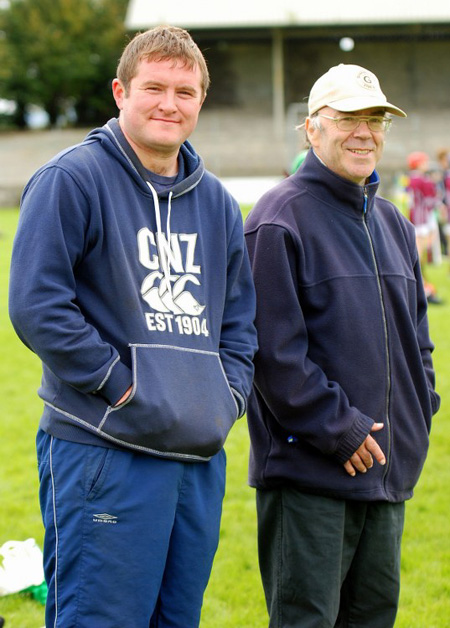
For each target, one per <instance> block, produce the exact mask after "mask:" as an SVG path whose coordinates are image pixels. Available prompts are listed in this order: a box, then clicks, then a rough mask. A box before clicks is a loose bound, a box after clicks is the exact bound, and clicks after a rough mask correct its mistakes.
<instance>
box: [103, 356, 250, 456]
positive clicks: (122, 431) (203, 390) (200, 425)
mask: <svg viewBox="0 0 450 628" xmlns="http://www.w3.org/2000/svg"><path fill="white" fill-rule="evenodd" d="M131 352H132V364H133V389H132V392H131V395H130V397H129V399H128V400H127V401H126V402H125V403H124V404H122V405H121V406H119V407H117V408H113V407H108V409H107V411H106V413H105V415H104V417H103V419H102V420H101V422H100V424H99V426H98V431H99V432H100V433H104V434H105V435H109V436H112V437H113V438H114V439H117V440H119V441H121V442H125V443H130V444H133V445H138V446H140V447H144V448H148V449H149V450H154V451H157V452H162V453H168V454H181V455H196V456H202V457H210V456H212V455H214V454H215V453H217V452H218V451H219V450H220V449H221V447H222V446H223V444H224V442H225V439H226V437H227V434H228V432H229V430H230V428H231V427H232V425H233V423H234V422H235V421H236V419H237V415H238V407H237V403H236V401H235V399H234V396H233V393H232V392H231V389H230V387H229V384H228V381H227V379H226V376H225V373H224V370H223V367H222V363H221V360H220V356H219V354H218V353H215V352H209V351H198V350H193V349H184V348H179V347H171V346H164V345H132V346H131Z"/></svg>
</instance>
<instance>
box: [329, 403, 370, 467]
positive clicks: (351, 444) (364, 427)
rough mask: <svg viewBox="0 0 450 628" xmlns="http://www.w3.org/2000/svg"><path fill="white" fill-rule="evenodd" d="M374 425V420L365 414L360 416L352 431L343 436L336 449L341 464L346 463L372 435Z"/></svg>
mask: <svg viewBox="0 0 450 628" xmlns="http://www.w3.org/2000/svg"><path fill="white" fill-rule="evenodd" d="M373 424H374V421H373V419H371V418H369V417H368V416H365V415H364V414H359V415H358V417H357V418H356V420H355V421H354V423H353V425H352V429H351V430H350V431H349V432H347V433H346V434H344V436H342V438H341V439H340V441H339V442H338V445H337V447H336V451H335V456H336V458H337V459H338V460H339V462H340V463H342V464H344V463H346V462H347V460H349V459H350V458H351V457H352V456H353V454H354V453H355V451H356V450H357V449H358V447H360V445H362V444H363V442H364V441H365V439H366V438H367V436H368V435H369V434H370V430H371V429H372V426H373Z"/></svg>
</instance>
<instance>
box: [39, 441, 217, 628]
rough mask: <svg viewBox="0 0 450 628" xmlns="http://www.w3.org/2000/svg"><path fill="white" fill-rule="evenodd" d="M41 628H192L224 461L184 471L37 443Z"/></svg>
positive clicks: (211, 550)
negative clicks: (43, 599) (43, 589)
mask: <svg viewBox="0 0 450 628" xmlns="http://www.w3.org/2000/svg"><path fill="white" fill-rule="evenodd" d="M37 452H38V464H39V478H40V503H41V511H42V516H43V521H44V525H45V541H44V570H45V576H46V580H47V584H48V589H49V590H48V599H47V606H46V626H47V628H53V627H55V628H57V627H60V628H72V627H77V628H94V627H95V628H122V627H124V626H126V627H127V628H149V627H150V628H195V627H197V626H198V625H199V622H200V612H201V606H202V601H203V594H204V590H205V588H206V585H207V583H208V579H209V576H210V572H211V567H212V562H213V558H214V554H215V552H216V549H217V545H218V539H219V527H220V517H221V511H222V501H223V496H224V491H225V466H226V464H225V452H224V451H221V452H219V453H218V454H217V455H216V456H214V457H213V458H212V459H211V460H210V461H209V462H205V463H185V462H178V461H173V460H166V459H162V458H156V457H152V456H148V455H144V454H140V453H134V452H132V451H123V450H117V449H110V448H106V447H105V448H103V447H97V446H92V445H83V444H78V443H73V442H68V441H63V440H59V439H56V438H53V437H51V436H49V435H48V434H45V433H44V432H42V431H41V430H40V431H39V432H38V436H37Z"/></svg>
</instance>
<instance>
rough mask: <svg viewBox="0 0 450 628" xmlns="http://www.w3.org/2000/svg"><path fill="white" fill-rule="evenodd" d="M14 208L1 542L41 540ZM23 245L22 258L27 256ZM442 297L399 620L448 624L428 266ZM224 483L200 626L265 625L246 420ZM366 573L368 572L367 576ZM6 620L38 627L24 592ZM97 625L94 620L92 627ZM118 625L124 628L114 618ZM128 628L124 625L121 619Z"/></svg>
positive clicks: (449, 336)
mask: <svg viewBox="0 0 450 628" xmlns="http://www.w3.org/2000/svg"><path fill="white" fill-rule="evenodd" d="M17 215H18V214H17V211H15V210H0V304H1V309H0V347H1V352H2V353H1V361H0V390H1V396H2V399H3V413H2V417H1V419H0V460H1V462H2V464H1V467H0V496H1V502H0V503H1V511H2V512H1V516H0V545H1V544H3V543H4V542H5V541H8V540H12V539H15V540H24V539H27V538H29V537H33V538H35V539H36V540H37V542H38V543H39V545H40V546H41V547H42V539H43V529H42V523H41V518H40V513H39V505H38V498H37V491H38V482H37V470H36V461H35V452H34V437H35V433H36V428H37V423H38V418H39V416H40V413H41V402H40V400H39V399H38V397H37V395H36V389H37V386H38V383H39V379H40V365H39V362H38V360H37V359H36V358H35V356H33V355H32V354H31V353H30V352H29V351H28V350H27V349H26V348H25V347H23V346H22V345H21V343H20V342H19V341H18V340H17V338H16V337H15V335H14V332H13V330H12V328H11V325H10V323H9V320H8V315H7V306H6V304H7V282H8V267H9V258H10V250H11V244H12V238H13V235H14V231H15V227H16V221H17ZM32 253H33V252H32V251H30V263H32ZM430 278H432V279H433V280H434V281H435V282H436V283H437V285H438V286H439V292H440V294H441V296H442V297H443V298H444V299H445V304H444V305H440V306H432V307H431V308H430V326H431V331H432V337H433V340H434V341H435V343H436V347H437V348H436V351H435V354H434V356H435V358H434V359H435V367H436V371H437V374H438V390H439V392H440V394H441V396H442V409H441V411H440V413H439V415H438V416H437V417H436V418H435V421H434V425H433V431H432V436H431V448H430V454H429V457H428V460H427V464H426V466H425V470H424V473H423V474H422V477H421V480H420V482H419V485H418V487H417V490H416V494H415V497H414V499H413V500H412V501H410V502H408V505H407V522H406V530H405V535H404V542H403V556H402V594H401V604H400V612H399V616H398V621H397V624H396V627H397V628H447V627H448V626H450V544H449V532H450V527H449V519H450V500H449V486H450V464H449V459H450V415H449V404H448V401H449V400H450V365H449V358H450V333H449V331H450V322H449V320H450V274H449V270H448V266H447V265H446V266H444V265H443V266H441V267H438V268H432V269H431V272H430ZM226 450H227V455H228V482H227V493H226V498H225V503H224V514H223V520H222V530H221V543H220V547H219V550H218V553H217V555H216V560H215V563H214V568H213V573H212V577H211V581H210V584H209V587H208V590H207V592H206V596H205V603H204V608H203V614H202V624H201V626H202V628H264V626H267V618H266V611H265V605H264V600H263V593H262V588H261V584H260V579H259V572H258V566H257V555H256V520H255V507H254V492H253V491H252V490H251V489H250V488H248V486H247V459H248V435H247V428H246V424H245V421H244V420H241V421H240V422H239V423H238V424H237V425H236V426H235V427H234V428H233V430H232V433H231V435H230V437H229V439H228V441H227V447H226ZM368 578H370V574H368ZM0 615H1V616H3V617H5V619H6V626H5V628H40V627H41V626H42V625H43V624H44V619H43V615H44V613H43V607H42V606H41V605H40V604H39V603H38V602H37V601H35V600H33V599H31V598H30V597H28V596H27V595H24V594H16V595H11V596H6V597H3V598H0ZM92 628H101V627H94V626H93V627H92ZM117 628H122V627H121V626H120V625H119V624H118V626H117ZM123 628H127V627H123Z"/></svg>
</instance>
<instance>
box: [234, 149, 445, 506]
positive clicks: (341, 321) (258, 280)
mask: <svg viewBox="0 0 450 628" xmlns="http://www.w3.org/2000/svg"><path fill="white" fill-rule="evenodd" d="M377 188H378V176H377V174H376V173H374V174H373V175H372V179H371V182H370V183H369V184H368V185H366V186H364V187H361V186H358V185H356V184H353V183H351V182H349V181H347V180H345V179H343V178H341V177H340V176H338V175H336V174H335V173H333V172H332V171H330V170H329V169H328V168H326V167H325V166H324V165H323V164H322V163H321V162H320V161H319V160H318V159H317V157H316V156H315V155H314V153H313V152H312V151H310V152H309V153H308V155H307V157H306V160H305V162H304V164H303V166H302V167H301V168H300V169H299V170H298V171H297V173H295V174H294V175H292V176H291V177H289V178H288V179H285V180H284V181H282V182H281V183H280V184H279V185H278V186H277V187H275V188H274V189H272V190H271V191H269V192H268V193H266V194H265V195H264V196H263V197H262V198H261V199H260V201H259V202H258V203H257V204H256V206H255V207H254V209H253V210H252V212H251V213H250V215H249V217H248V219H247V221H246V225H245V233H246V241H247V246H248V249H249V253H250V260H251V264H252V269H253V276H254V280H255V285H256V292H257V318H256V327H257V330H258V340H259V351H258V354H257V356H256V359H255V369H256V370H255V384H254V388H253V392H252V395H251V399H250V401H249V409H248V421H249V427H250V434H251V459H250V483H251V485H252V486H255V487H258V488H262V489H264V488H270V487H273V486H277V485H280V484H284V483H291V484H293V485H295V486H297V487H299V488H300V489H302V490H304V491H310V492H315V493H319V494H323V495H330V496H334V497H338V498H348V499H361V500H389V501H394V502H395V501H403V500H404V499H407V498H409V497H411V495H412V492H413V487H414V485H415V484H416V482H417V479H418V477H419V474H420V471H421V469H422V466H423V464H424V460H425V456H426V452H427V448H428V434H429V430H430V427H431V417H432V415H433V414H434V413H435V412H436V411H437V409H438V407H439V397H438V395H437V394H436V392H435V391H434V372H433V367H432V361H431V352H432V350H433V345H432V343H431V341H430V338H429V333H428V323H427V315H426V311H427V301H426V298H425V295H424V291H423V286H422V279H421V275H420V268H419V262H418V259H417V252H416V247H415V233H414V228H413V227H412V225H411V224H410V223H409V222H408V221H407V220H406V219H405V218H404V217H403V216H402V215H401V214H400V213H399V212H398V210H397V209H396V208H395V207H394V206H393V205H392V204H391V203H390V202H388V201H386V200H384V199H382V198H380V197H378V196H376V191H377ZM374 422H383V423H384V429H383V430H381V431H379V432H376V433H373V434H372V436H373V437H374V438H375V439H376V440H377V441H378V442H379V444H380V446H381V448H382V449H383V451H384V453H385V455H386V458H387V464H386V465H385V466H381V465H379V464H378V463H375V464H374V466H373V468H371V469H370V470H368V472H367V473H365V474H361V473H357V476H356V477H355V478H352V477H350V476H349V475H348V474H347V473H346V471H345V469H344V467H343V463H344V462H346V461H347V460H348V459H349V458H350V456H351V455H352V454H353V453H354V452H355V451H356V449H357V448H358V447H359V446H360V445H361V443H362V442H363V441H364V439H365V438H366V436H367V435H368V434H369V432H370V429H371V426H372V425H373V423H374Z"/></svg>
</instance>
